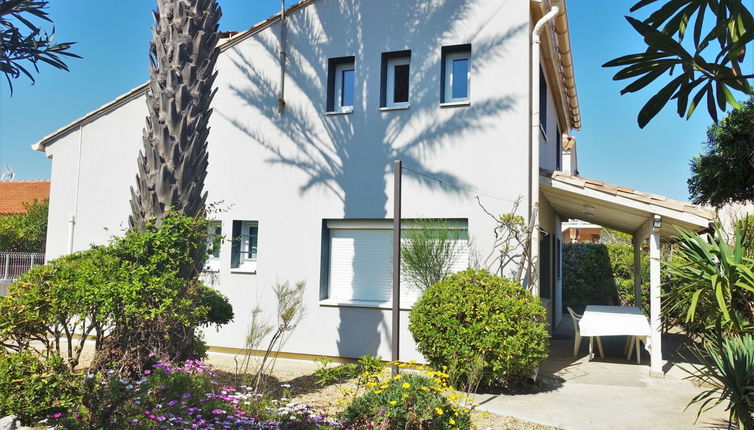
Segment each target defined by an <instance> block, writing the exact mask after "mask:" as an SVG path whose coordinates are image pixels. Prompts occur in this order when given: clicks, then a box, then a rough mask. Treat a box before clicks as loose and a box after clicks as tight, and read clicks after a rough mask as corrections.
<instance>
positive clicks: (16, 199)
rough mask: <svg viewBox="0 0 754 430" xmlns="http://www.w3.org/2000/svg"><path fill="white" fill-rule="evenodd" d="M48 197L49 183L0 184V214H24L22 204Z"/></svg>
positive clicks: (18, 182) (19, 182)
mask: <svg viewBox="0 0 754 430" xmlns="http://www.w3.org/2000/svg"><path fill="white" fill-rule="evenodd" d="M49 197H50V181H8V182H0V214H17V213H23V212H24V205H23V204H24V203H31V202H33V201H34V199H38V200H42V199H46V198H49Z"/></svg>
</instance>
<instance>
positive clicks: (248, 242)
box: [230, 220, 259, 272]
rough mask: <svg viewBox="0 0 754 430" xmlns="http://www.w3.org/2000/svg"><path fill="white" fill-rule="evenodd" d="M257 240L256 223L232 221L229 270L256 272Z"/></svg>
mask: <svg viewBox="0 0 754 430" xmlns="http://www.w3.org/2000/svg"><path fill="white" fill-rule="evenodd" d="M258 239H259V223H258V222H257V221H241V220H234V221H233V238H232V240H233V242H232V246H231V251H232V252H231V260H230V268H231V269H238V270H240V271H247V272H256V270H257V253H258Z"/></svg>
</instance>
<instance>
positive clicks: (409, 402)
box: [338, 373, 471, 430]
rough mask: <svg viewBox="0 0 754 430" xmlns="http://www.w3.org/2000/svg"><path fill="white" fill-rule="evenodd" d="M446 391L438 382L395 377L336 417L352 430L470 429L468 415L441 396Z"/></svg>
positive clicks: (407, 375)
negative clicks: (379, 429) (374, 429)
mask: <svg viewBox="0 0 754 430" xmlns="http://www.w3.org/2000/svg"><path fill="white" fill-rule="evenodd" d="M430 375H432V373H430ZM447 388H449V387H444V386H443V383H442V379H441V378H434V377H432V376H425V375H420V374H410V373H405V374H401V375H397V376H396V377H394V378H389V379H386V380H383V381H381V382H379V383H378V385H376V386H375V387H374V388H373V389H372V390H370V391H369V392H367V393H366V394H364V395H362V396H360V397H357V398H356V399H354V401H353V402H352V403H351V404H350V405H349V406H348V407H347V408H346V409H345V410H344V411H343V412H342V413H341V414H340V415H339V416H338V417H339V418H340V419H342V420H344V421H345V422H347V423H348V424H349V426H350V428H353V429H373V428H385V429H410V430H413V429H417V430H418V429H448V430H450V429H469V428H471V417H470V416H469V413H468V412H467V411H466V410H464V409H463V408H460V407H458V406H455V405H454V404H453V403H452V402H451V401H450V400H449V399H448V398H447V397H445V395H444V394H443V392H444V391H446V389H447Z"/></svg>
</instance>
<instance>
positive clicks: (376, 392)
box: [374, 390, 382, 394]
mask: <svg viewBox="0 0 754 430" xmlns="http://www.w3.org/2000/svg"><path fill="white" fill-rule="evenodd" d="M381 392H382V390H377V391H375V392H374V394H380V393H381Z"/></svg>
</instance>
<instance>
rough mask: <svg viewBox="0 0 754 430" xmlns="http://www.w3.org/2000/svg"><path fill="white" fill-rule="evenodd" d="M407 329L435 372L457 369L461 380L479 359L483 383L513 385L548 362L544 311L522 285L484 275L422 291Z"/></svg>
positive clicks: (474, 273) (461, 276)
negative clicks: (480, 360) (482, 362)
mask: <svg viewBox="0 0 754 430" xmlns="http://www.w3.org/2000/svg"><path fill="white" fill-rule="evenodd" d="M409 330H411V333H412V334H413V336H414V339H415V340H416V343H417V346H418V349H419V351H420V352H421V353H422V354H423V355H424V358H426V359H427V360H428V361H429V363H430V364H431V365H432V367H434V368H436V369H442V368H443V367H445V368H448V367H450V366H451V365H453V366H454V367H455V368H456V369H457V372H458V374H457V375H454V377H456V378H458V379H460V380H463V379H467V378H468V377H469V376H470V375H468V374H467V373H470V372H473V371H474V367H475V365H474V363H475V361H477V360H478V358H477V357H478V356H479V355H480V354H481V355H482V356H483V360H484V367H483V374H482V382H483V383H485V384H502V385H509V384H515V383H519V382H521V381H523V380H524V379H526V378H528V377H529V376H531V375H532V373H533V372H534V369H535V368H536V367H537V366H538V365H539V364H540V363H541V362H542V361H543V360H544V359H545V358H546V357H547V352H548V341H549V334H548V332H547V318H546V312H545V309H544V308H543V307H542V305H541V304H540V302H539V299H538V298H536V297H534V296H532V295H531V293H529V292H528V291H526V290H525V289H524V288H523V287H522V286H521V285H520V284H518V283H516V282H514V281H511V280H509V279H506V278H501V277H498V276H495V275H493V274H491V273H489V272H487V271H485V270H472V269H469V270H466V271H464V272H460V273H456V274H455V275H453V276H451V277H449V278H447V279H444V280H442V281H440V282H438V283H436V284H434V285H432V286H431V287H430V288H429V289H427V290H426V291H425V292H424V295H422V297H421V298H420V299H419V301H418V302H417V303H416V304H415V305H414V308H413V309H412V311H411V313H410V315H409Z"/></svg>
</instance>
